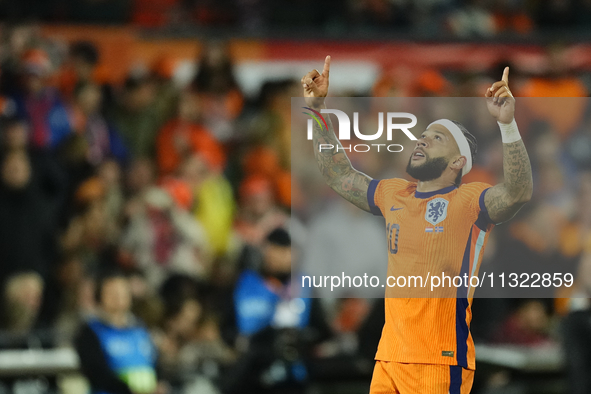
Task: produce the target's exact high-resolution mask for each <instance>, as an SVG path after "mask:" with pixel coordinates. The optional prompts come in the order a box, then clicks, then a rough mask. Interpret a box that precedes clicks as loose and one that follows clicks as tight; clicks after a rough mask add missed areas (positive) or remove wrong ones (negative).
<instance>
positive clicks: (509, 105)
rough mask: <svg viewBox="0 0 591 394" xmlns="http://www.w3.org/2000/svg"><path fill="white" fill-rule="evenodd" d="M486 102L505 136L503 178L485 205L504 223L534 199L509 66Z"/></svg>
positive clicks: (492, 88) (491, 191) (495, 218)
mask: <svg viewBox="0 0 591 394" xmlns="http://www.w3.org/2000/svg"><path fill="white" fill-rule="evenodd" d="M485 96H486V98H487V99H486V102H487V103H486V104H487V106H488V109H489V111H490V113H491V115H493V116H494V117H495V119H496V120H497V122H498V123H499V127H500V128H501V136H502V140H503V175H504V182H503V183H499V184H498V185H496V186H493V187H492V188H491V189H489V190H488V191H487V192H486V194H485V196H484V205H485V206H486V209H487V210H488V214H489V216H490V218H491V220H492V221H493V222H495V223H502V222H505V221H507V220H509V219H511V218H512V217H513V216H514V215H515V214H516V213H517V211H519V209H521V207H522V206H523V205H525V203H527V202H528V201H529V200H530V199H531V195H532V191H533V180H532V174H531V164H530V162H529V157H528V155H527V151H526V150H525V145H524V144H523V141H522V140H521V136H520V135H519V130H518V129H517V124H516V123H515V118H514V114H515V99H514V98H513V95H512V94H511V91H510V90H509V67H506V68H505V71H504V72H503V78H502V80H501V81H498V82H495V83H494V84H493V85H492V87H490V88H489V89H487V91H486V94H485Z"/></svg>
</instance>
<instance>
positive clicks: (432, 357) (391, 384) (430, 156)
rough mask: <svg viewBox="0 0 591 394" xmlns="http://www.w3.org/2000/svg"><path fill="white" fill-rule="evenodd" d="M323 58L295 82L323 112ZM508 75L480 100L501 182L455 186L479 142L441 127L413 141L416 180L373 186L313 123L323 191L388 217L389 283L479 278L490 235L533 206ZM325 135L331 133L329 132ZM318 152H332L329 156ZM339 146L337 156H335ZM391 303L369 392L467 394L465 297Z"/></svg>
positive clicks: (457, 128) (469, 346)
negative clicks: (424, 276)
mask: <svg viewBox="0 0 591 394" xmlns="http://www.w3.org/2000/svg"><path fill="white" fill-rule="evenodd" d="M329 72H330V56H327V57H326V60H325V63H324V69H323V71H322V73H319V72H318V71H317V70H314V71H311V72H309V73H308V74H306V75H305V76H304V77H303V78H302V81H301V82H302V86H303V88H304V97H305V100H306V103H307V104H308V106H309V107H310V108H312V109H313V110H314V111H318V112H320V110H321V109H323V108H326V107H325V104H324V99H325V97H326V95H327V93H328V83H329ZM508 81H509V68H506V69H505V70H504V72H503V77H502V80H500V81H498V82H495V83H494V84H493V85H492V86H491V87H490V88H488V89H487V91H486V93H485V97H486V105H487V107H488V110H489V112H490V114H491V115H492V116H493V118H494V119H496V120H497V122H498V124H499V127H500V131H501V138H502V141H503V170H504V182H503V183H500V184H498V185H496V186H492V187H491V186H490V185H487V184H484V183H477V182H475V183H468V184H463V185H462V184H461V180H462V176H464V175H466V174H467V173H468V172H469V171H470V169H471V167H472V162H473V160H474V155H475V153H476V139H475V138H474V136H473V135H472V134H470V133H469V132H468V131H467V130H466V129H465V128H464V127H463V126H462V125H461V124H459V123H457V122H454V121H451V120H448V119H441V120H438V121H435V122H433V123H431V124H430V125H429V126H428V127H427V129H426V130H425V131H423V132H422V133H421V135H420V138H419V139H418V140H417V142H416V147H415V149H414V151H413V152H412V155H411V157H410V160H409V162H408V166H407V168H406V171H407V172H408V174H409V175H411V176H412V177H413V178H415V179H417V181H418V182H408V181H406V180H403V179H384V180H377V179H372V178H371V177H369V176H367V175H366V174H363V173H361V172H359V171H357V170H355V169H354V168H353V167H352V166H351V162H350V161H349V159H348V158H347V155H346V154H345V153H344V150H343V148H342V146H341V145H340V143H339V141H338V139H337V138H336V136H335V134H334V131H333V127H332V123H331V121H330V118H329V117H328V116H326V117H325V119H326V122H327V127H321V126H320V125H314V131H313V139H314V154H315V156H316V161H317V162H318V166H319V168H320V171H321V172H322V175H323V176H324V178H325V180H326V182H327V184H328V185H329V186H330V187H331V188H332V189H333V190H334V191H336V192H337V193H338V194H340V195H341V196H342V197H344V198H345V199H346V200H348V201H350V202H351V203H353V204H355V205H356V206H357V207H359V208H361V209H363V210H365V211H368V212H372V213H373V214H376V215H381V216H383V217H384V218H385V221H386V224H387V233H388V238H389V239H388V275H389V276H390V275H393V274H399V273H401V272H402V273H405V274H409V275H412V274H413V273H415V272H419V273H424V272H425V270H426V268H425V267H427V269H429V270H430V271H431V272H437V271H438V272H439V273H441V272H444V271H445V273H446V274H448V272H452V273H453V274H454V275H455V274H459V275H463V274H465V273H467V274H468V275H475V274H476V275H477V271H478V266H479V264H480V261H481V259H482V254H483V251H484V246H485V244H486V240H487V238H488V234H489V233H490V230H491V229H492V227H493V226H494V225H495V224H497V223H501V222H505V221H507V220H509V219H511V218H512V217H513V216H514V215H515V214H516V213H517V211H518V210H519V209H520V208H521V207H522V206H523V205H524V204H525V203H526V202H527V201H529V199H530V198H531V194H532V188H533V182H532V175H531V166H530V162H529V158H528V155H527V152H526V150H525V146H524V144H523V142H522V140H521V136H520V135H519V131H518V129H517V125H516V123H515V120H514V116H513V115H514V112H515V99H514V98H513V95H512V94H511V91H510V90H509V82H508ZM327 128H328V129H327ZM319 144H332V145H333V146H334V147H335V148H334V149H332V150H327V149H322V151H319V149H318V148H319ZM337 147H338V149H337ZM460 290H461V289H458V293H457V296H456V297H447V298H395V297H388V292H387V293H386V300H385V303H386V321H385V324H384V328H383V331H382V337H381V339H380V343H379V345H378V350H377V354H376V356H375V359H376V364H375V368H374V373H373V377H372V382H371V387H370V394H386V393H388V394H392V393H400V394H414V393H417V394H418V393H421V394H424V393H429V394H448V393H450V394H454V393H458V394H459V393H462V394H464V393H469V392H470V389H471V388H472V383H473V380H474V369H475V353H474V342H473V340H472V337H471V335H470V331H469V326H470V321H471V317H472V313H471V309H470V308H471V302H472V297H471V294H468V293H467V292H464V293H462V292H461V291H460Z"/></svg>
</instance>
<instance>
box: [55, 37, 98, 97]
mask: <svg viewBox="0 0 591 394" xmlns="http://www.w3.org/2000/svg"><path fill="white" fill-rule="evenodd" d="M98 62H99V52H98V49H97V48H96V46H95V45H94V44H93V43H92V42H89V41H77V42H74V43H72V44H71V45H70V53H69V58H68V61H67V63H66V64H65V65H64V66H63V67H62V70H61V72H60V74H59V85H60V90H61V92H62V94H63V95H64V96H65V97H68V98H72V97H73V95H74V91H75V90H76V88H78V87H79V86H81V85H86V84H94V83H96V82H97V80H96V70H97V64H98Z"/></svg>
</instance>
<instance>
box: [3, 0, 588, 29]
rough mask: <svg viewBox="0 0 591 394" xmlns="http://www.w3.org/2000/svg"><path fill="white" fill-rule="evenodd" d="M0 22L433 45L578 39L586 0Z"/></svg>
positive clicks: (39, 3) (141, 11) (125, 4)
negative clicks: (406, 38)
mask: <svg viewBox="0 0 591 394" xmlns="http://www.w3.org/2000/svg"><path fill="white" fill-rule="evenodd" d="M0 15H2V16H3V17H5V18H8V19H19V18H23V17H27V18H35V19H37V20H42V21H50V22H75V23H101V24H123V23H133V24H134V25H137V26H142V27H150V28H154V27H170V28H174V29H182V28H190V27H200V28H210V27H213V28H218V27H224V28H228V27H230V28H236V27H238V26H239V27H240V29H241V30H240V31H242V32H243V33H244V32H246V33H261V32H265V31H292V32H299V33H300V34H301V33H302V31H301V30H296V29H301V28H306V29H315V30H314V31H325V32H328V33H330V32H332V33H344V32H348V31H351V29H352V28H353V29H355V31H356V32H357V33H372V32H374V33H384V32H388V31H390V32H406V33H412V34H420V35H423V36H431V37H437V36H440V35H441V34H447V35H449V36H453V35H455V36H458V37H492V36H495V35H503V34H507V33H509V34H514V35H516V36H523V35H528V34H531V33H535V32H539V31H543V30H548V29H562V30H564V29H567V30H571V31H575V32H584V31H585V30H584V29H585V27H586V25H587V24H588V23H589V22H590V21H591V2H589V1H588V0H548V1H545V0H533V1H526V0H416V1H410V0H357V1H341V0H322V1H311V0H299V1H290V2H277V1H270V0H221V1H219V0H218V1H196V0H79V1H73V0H24V1H19V2H2V3H0Z"/></svg>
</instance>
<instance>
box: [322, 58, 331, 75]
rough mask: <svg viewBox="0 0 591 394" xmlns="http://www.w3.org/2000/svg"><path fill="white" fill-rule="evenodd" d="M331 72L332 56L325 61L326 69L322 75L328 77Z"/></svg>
mask: <svg viewBox="0 0 591 394" xmlns="http://www.w3.org/2000/svg"><path fill="white" fill-rule="evenodd" d="M329 72H330V56H327V57H326V59H324V69H322V75H324V76H325V77H328V73H329Z"/></svg>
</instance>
